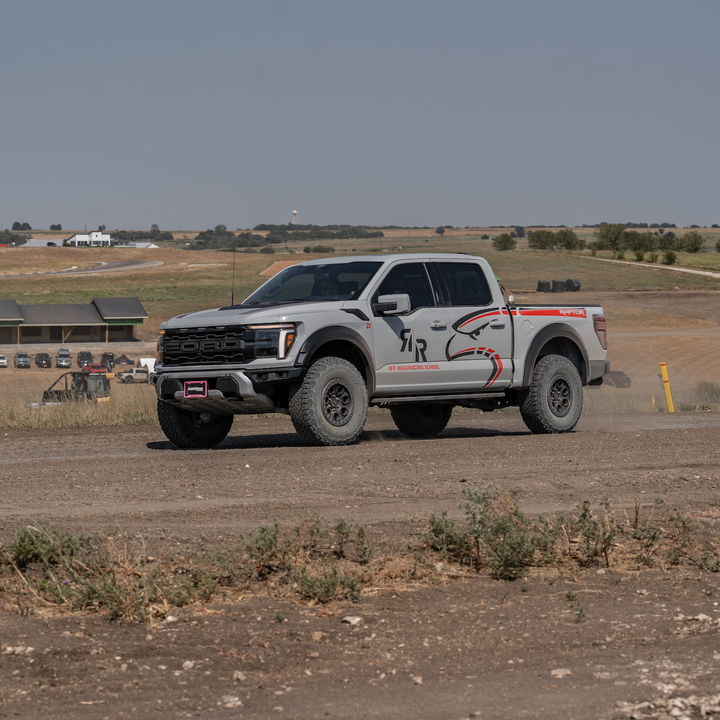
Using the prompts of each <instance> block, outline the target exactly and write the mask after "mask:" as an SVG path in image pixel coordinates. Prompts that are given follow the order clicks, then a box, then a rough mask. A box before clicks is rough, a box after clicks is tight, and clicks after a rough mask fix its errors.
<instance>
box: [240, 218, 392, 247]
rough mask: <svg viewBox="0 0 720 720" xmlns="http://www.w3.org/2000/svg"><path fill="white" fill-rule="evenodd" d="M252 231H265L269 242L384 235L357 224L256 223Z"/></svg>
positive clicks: (379, 236)
mask: <svg viewBox="0 0 720 720" xmlns="http://www.w3.org/2000/svg"><path fill="white" fill-rule="evenodd" d="M253 230H254V231H256V232H257V231H263V232H266V233H267V235H266V236H265V237H266V238H267V241H268V242H269V243H271V244H277V243H288V242H304V241H307V240H349V239H351V238H357V239H361V238H381V237H385V233H384V232H383V231H382V230H368V228H367V227H364V226H358V225H293V224H287V225H268V224H267V223H263V224H261V225H256V226H255V227H254V228H253Z"/></svg>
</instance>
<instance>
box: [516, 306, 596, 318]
mask: <svg viewBox="0 0 720 720" xmlns="http://www.w3.org/2000/svg"><path fill="white" fill-rule="evenodd" d="M519 314H520V315H534V316H540V317H576V318H586V317H587V312H586V311H585V310H583V309H582V308H554V309H552V310H550V309H547V310H520V312H519Z"/></svg>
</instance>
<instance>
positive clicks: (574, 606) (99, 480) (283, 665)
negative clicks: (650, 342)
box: [0, 412, 720, 718]
mask: <svg viewBox="0 0 720 720" xmlns="http://www.w3.org/2000/svg"><path fill="white" fill-rule="evenodd" d="M719 426H720V417H719V416H718V415H717V414H714V413H706V414H702V413H692V414H689V413H688V414H678V415H676V416H674V417H673V416H669V415H667V414H664V415H661V414H650V413H644V414H638V415H619V416H603V415H594V416H588V417H586V418H583V420H582V421H581V424H580V427H579V428H578V431H577V432H575V433H573V434H571V435H566V436H554V437H539V436H532V435H529V434H528V433H527V432H526V431H525V428H524V426H523V425H522V422H521V421H520V418H519V416H517V415H516V414H499V415H479V414H476V413H469V412H468V413H458V414H457V415H456V416H455V417H454V418H453V421H452V423H451V427H450V428H449V429H448V430H447V431H446V432H445V433H444V434H443V436H442V437H441V438H439V439H438V440H436V441H415V440H408V439H405V438H404V437H403V436H401V435H400V434H399V433H398V432H397V431H395V430H394V429H393V428H392V425H391V423H390V421H389V418H388V417H387V416H385V415H374V416H372V417H371V418H370V422H369V425H368V430H367V432H366V433H365V434H364V436H363V439H362V442H361V443H360V444H358V445H355V446H352V447H347V448H309V447H304V446H303V445H302V444H301V443H300V442H299V441H298V439H297V437H296V436H295V435H294V434H293V433H292V432H291V426H290V424H289V423H288V422H287V421H286V420H285V419H274V418H271V419H259V420H253V419H245V420H244V421H239V422H237V423H236V425H235V426H234V429H233V433H232V435H231V436H230V437H229V438H228V440H227V441H226V442H225V443H223V445H222V446H221V447H219V448H218V449H216V450H209V451H197V452H182V451H178V450H176V449H173V447H172V446H171V445H170V444H169V443H168V442H167V441H166V440H165V439H164V437H163V436H162V435H161V433H160V432H159V431H158V430H157V429H155V428H148V429H145V428H142V429H135V428H133V429H120V430H111V429H107V430H102V429H98V430H94V431H92V432H88V431H79V430H78V431H69V432H66V431H64V432H60V431H53V432H44V433H42V434H38V433H31V432H19V431H17V432H9V433H8V434H7V435H6V436H4V437H3V438H2V440H1V442H2V454H1V456H0V457H1V458H2V459H1V460H0V487H2V489H3V494H2V502H1V503H0V523H1V525H2V529H1V530H0V534H2V536H3V537H4V539H5V540H7V539H9V538H10V536H11V535H12V534H13V533H14V532H15V530H16V529H17V528H18V527H19V525H20V524H21V523H22V521H23V520H25V519H27V518H29V517H31V518H34V519H35V520H37V521H39V522H43V523H46V524H49V525H52V526H54V527H59V528H62V529H69V530H74V531H80V530H97V529H103V528H107V527H108V526H115V527H119V528H121V529H123V530H124V531H126V532H128V533H129V534H130V535H134V534H138V533H141V534H143V535H144V536H145V537H146V538H148V540H149V541H150V542H156V543H157V542H159V541H160V539H162V538H164V539H165V540H166V541H168V542H169V543H170V546H171V547H173V548H176V549H177V551H178V552H179V551H180V548H184V547H187V546H189V545H193V544H196V543H202V542H204V543H206V544H212V543H217V544H222V542H224V540H226V539H227V538H228V537H230V536H233V535H236V534H237V533H239V532H242V531H246V530H247V529H249V528H252V527H255V526H257V525H259V524H261V523H266V522H268V521H271V520H272V519H273V518H278V519H280V520H284V519H288V520H292V519H295V518H297V517H298V516H299V515H300V514H301V513H303V512H308V511H309V512H317V513H320V514H322V515H324V516H325V517H328V518H336V517H344V518H346V519H347V520H350V521H353V522H357V523H362V524H363V525H365V526H366V528H367V531H368V536H369V538H370V541H371V543H373V545H374V546H375V547H376V552H380V553H400V552H401V551H402V549H403V546H404V545H405V544H406V543H413V542H416V541H417V539H418V537H419V534H420V533H421V532H422V530H423V529H424V525H425V521H426V519H427V517H428V516H429V514H430V513H431V512H435V513H439V512H440V511H441V510H443V509H450V510H451V512H452V513H453V514H454V515H459V511H458V510H457V509H456V508H457V504H458V501H459V500H460V492H461V489H462V488H463V487H468V486H483V485H484V484H485V483H487V482H490V481H491V482H493V483H494V484H495V485H496V486H498V487H501V488H510V487H513V486H516V485H518V484H520V485H523V486H524V487H525V489H526V490H525V493H524V495H523V496H522V497H523V500H522V506H523V508H524V509H525V510H527V511H529V512H546V513H547V512H550V511H563V510H571V509H572V508H573V507H574V506H575V505H576V504H577V503H579V502H581V501H582V500H584V499H589V500H591V501H596V500H597V499H599V497H600V496H601V495H602V494H605V493H607V494H608V495H609V496H610V499H611V500H612V502H613V503H614V504H615V505H616V506H617V507H618V508H619V507H620V505H621V504H623V505H624V506H625V507H626V508H627V509H629V508H631V507H632V505H633V502H634V499H635V498H641V499H643V501H644V502H646V504H648V505H649V504H651V503H652V500H653V499H654V498H655V497H657V496H663V497H664V498H665V499H666V501H667V502H668V503H671V504H672V503H674V504H678V505H679V506H681V507H682V508H683V509H684V510H685V511H686V512H688V513H689V514H690V515H691V516H692V517H693V519H694V521H695V522H696V523H699V524H701V525H703V526H704V527H705V528H706V529H708V528H709V529H712V528H713V527H714V525H715V523H716V518H717V517H720V501H719V499H718V487H719V486H720V467H719V462H718V460H719V458H720V449H719V448H718V445H717V437H718V427H719ZM29 498H31V499H30V500H29ZM717 585H718V583H717V578H716V577H715V576H714V575H708V574H700V573H699V572H697V571H691V570H689V569H688V568H687V567H683V568H681V569H679V570H672V571H666V572H662V571H661V570H657V569H655V570H642V571H633V572H630V571H626V570H623V571H621V570H615V569H613V568H612V567H611V568H610V569H609V570H604V571H603V572H598V570H596V569H595V570H587V571H583V572H576V573H570V574H565V575H563V574H562V573H561V574H558V573H555V572H549V571H548V572H545V571H543V572H536V573H534V574H532V575H531V576H530V577H527V578H524V579H521V580H517V581H514V582H503V581H498V580H491V579H488V578H483V577H478V578H475V577H470V578H467V579H461V580H456V581H455V582H446V583H444V584H442V585H434V586H429V587H421V586H420V587H416V586H413V585H412V584H407V585H402V586H400V587H395V588H393V589H389V590H382V591H373V592H371V593H369V594H366V595H364V596H363V597H362V598H361V599H360V601H359V602H358V603H356V604H350V603H347V604H346V603H336V604H331V605H329V606H324V607H319V606H310V605H308V604H307V603H301V602H296V601H291V600H278V599H267V598H265V599H263V598H257V597H254V598H253V597H250V598H247V599H243V600H240V601H238V600H234V601H232V602H230V601H227V602H222V601H219V600H218V601H217V602H214V603H211V604H210V605H209V606H206V607H201V606H190V607H188V608H183V609H180V610H178V611H177V612H176V613H174V615H175V617H177V620H175V621H165V622H163V623H161V624H160V625H158V626H155V627H148V626H140V625H124V626H120V625H117V624H111V623H108V622H107V621H106V620H103V619H101V618H98V617H96V616H70V615H68V616H60V617H51V616H48V615H46V613H44V612H43V611H42V610H40V609H37V610H36V611H35V612H34V614H32V615H31V616H29V617H21V616H20V615H19V614H18V613H17V612H12V608H9V607H6V608H5V610H6V612H4V613H2V614H0V628H1V632H2V644H3V651H2V654H0V678H2V680H1V681H0V687H1V688H2V690H1V694H0V697H1V698H2V703H3V705H2V708H3V709H2V710H0V712H3V713H4V714H5V715H6V716H8V717H11V716H12V717H18V716H19V717H38V716H43V717H59V716H61V715H64V716H66V715H67V714H68V712H70V713H71V714H72V717H88V718H90V717H93V718H94V717H121V716H125V715H131V714H132V715H140V716H150V715H151V714H152V716H153V717H154V716H156V715H157V716H158V717H164V716H167V717H174V716H185V715H200V716H205V715H208V714H210V713H211V712H212V713H214V714H216V715H218V716H228V717H236V716H240V715H242V716H244V717H268V716H282V715H286V716H289V717H293V718H295V717H299V718H306V717H307V718H311V717H318V716H320V717H323V716H326V717H360V716H377V717H408V718H410V717H413V718H414V717H453V718H454V717H457V718H462V717H468V716H470V714H471V713H473V712H481V715H480V717H503V718H504V717H515V716H528V717H547V718H550V717H578V718H580V717H582V718H587V717H598V718H601V717H608V718H609V717H616V716H620V715H619V714H621V708H620V706H618V705H617V703H622V702H627V703H639V702H641V701H650V700H656V699H659V698H667V697H679V696H682V697H688V696H690V695H697V696H701V695H702V696H710V695H712V694H713V693H716V692H718V687H717V685H718V681H717V677H718V672H719V671H720V642H719V638H718V628H717V619H718V612H719V608H718V605H717V602H718V598H720V595H717V594H715V590H716V588H717ZM578 608H581V609H582V613H579V611H578ZM278 613H281V614H282V616H284V618H285V620H284V621H283V622H278V621H277V615H278ZM347 615H353V616H359V617H361V618H362V621H361V622H360V624H359V625H357V626H355V627H353V626H350V625H347V624H344V623H343V622H342V618H344V617H345V616H347ZM698 615H704V616H707V618H708V619H707V620H704V621H703V620H699V621H698V620H690V619H688V618H693V617H697V616H698ZM680 616H683V617H682V618H681V617H680ZM318 633H320V634H318ZM28 647H30V648H33V649H32V650H26V648H28ZM16 648H21V649H20V650H17V649H16ZM16 653H19V654H16ZM189 663H192V666H190V665H189ZM566 670H569V671H570V672H569V673H566V672H565V671H566ZM553 671H557V672H555V674H553ZM234 677H235V678H236V679H233V678H234ZM240 703H242V705H240ZM279 708H282V710H280V709H279ZM645 712H646V713H647V711H645Z"/></svg>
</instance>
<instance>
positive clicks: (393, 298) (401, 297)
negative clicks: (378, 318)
mask: <svg viewBox="0 0 720 720" xmlns="http://www.w3.org/2000/svg"><path fill="white" fill-rule="evenodd" d="M373 310H374V311H375V312H376V313H379V314H380V315H402V314H403V313H406V312H409V311H410V296H409V295H408V294H407V293H398V294H397V295H381V296H380V297H379V298H378V301H377V302H376V303H373Z"/></svg>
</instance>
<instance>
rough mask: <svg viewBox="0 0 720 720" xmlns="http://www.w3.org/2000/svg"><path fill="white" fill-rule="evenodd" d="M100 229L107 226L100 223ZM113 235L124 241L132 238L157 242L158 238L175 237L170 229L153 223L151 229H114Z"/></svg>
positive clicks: (167, 238)
mask: <svg viewBox="0 0 720 720" xmlns="http://www.w3.org/2000/svg"><path fill="white" fill-rule="evenodd" d="M98 229H99V230H100V232H102V231H103V230H105V226H104V225H100V227H99V228H98ZM112 236H113V238H114V239H116V240H122V241H123V242H125V241H132V240H141V241H149V242H155V241H156V240H172V239H173V234H172V233H171V232H170V231H169V230H165V231H162V230H161V229H160V228H159V227H158V226H157V225H151V226H150V230H113V233H112Z"/></svg>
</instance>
